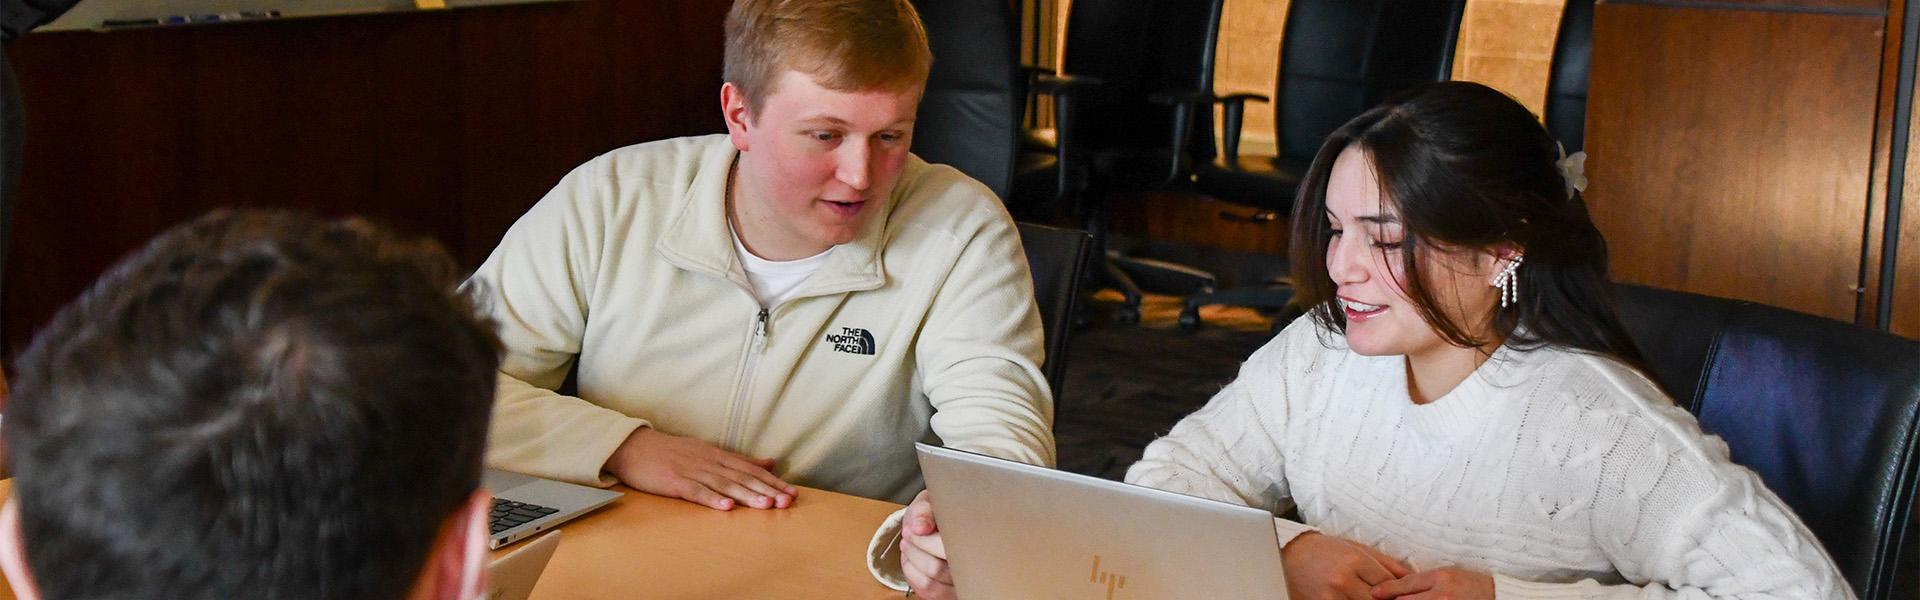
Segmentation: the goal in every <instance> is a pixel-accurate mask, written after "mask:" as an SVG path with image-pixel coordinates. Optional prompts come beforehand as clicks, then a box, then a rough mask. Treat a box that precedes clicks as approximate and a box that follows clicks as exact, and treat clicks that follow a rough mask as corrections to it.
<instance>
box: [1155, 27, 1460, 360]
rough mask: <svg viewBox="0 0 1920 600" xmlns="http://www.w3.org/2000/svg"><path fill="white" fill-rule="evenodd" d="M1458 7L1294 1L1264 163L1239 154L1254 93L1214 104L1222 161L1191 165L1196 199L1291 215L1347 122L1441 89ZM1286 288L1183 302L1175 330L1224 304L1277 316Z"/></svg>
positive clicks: (1262, 214)
mask: <svg viewBox="0 0 1920 600" xmlns="http://www.w3.org/2000/svg"><path fill="white" fill-rule="evenodd" d="M1465 10H1466V1H1465V0H1444V1H1437V0H1293V3H1292V4H1291V5H1289V6H1288V7H1287V22H1286V30H1285V32H1284V33H1283V34H1282V36H1281V39H1280V44H1281V51H1280V70H1279V73H1278V77H1277V78H1276V80H1277V84H1276V86H1275V95H1276V96H1277V97H1278V100H1277V101H1275V103H1274V129H1275V131H1274V141H1275V146H1276V148H1277V150H1278V153H1277V154H1275V155H1271V156H1266V155H1247V154H1242V153H1241V152H1240V128H1241V124H1242V123H1243V122H1244V121H1245V115H1246V103H1247V102H1248V101H1255V102H1266V101H1267V100H1268V99H1267V97H1265V96H1261V95H1259V94H1232V95H1227V96H1222V97H1219V98H1217V99H1215V101H1216V102H1219V103H1221V105H1222V107H1223V111H1222V112H1223V115H1222V116H1223V119H1222V127H1224V128H1225V129H1224V130H1223V131H1222V134H1223V135H1222V136H1221V138H1222V139H1221V142H1222V143H1221V150H1222V151H1221V155H1220V157H1219V159H1218V160H1216V161H1213V162H1209V163H1203V164H1199V165H1196V166H1195V171H1196V173H1195V178H1194V183H1195V186H1196V187H1197V188H1199V190H1200V192H1201V193H1204V194H1206V195H1208V196H1212V197H1214V198H1218V199H1220V200H1224V201H1227V202H1231V203H1234V204H1239V205H1243V206H1249V207H1253V208H1254V209H1256V211H1257V212H1256V213H1255V214H1254V215H1253V216H1251V217H1244V216H1237V215H1233V214H1230V213H1222V214H1221V216H1222V217H1223V218H1229V219H1237V220H1252V221H1274V220H1279V219H1282V218H1284V217H1286V216H1287V215H1288V214H1289V213H1291V212H1292V210H1293V196H1294V192H1295V190H1296V188H1298V187H1299V186H1300V178H1301V177H1302V176H1304V175H1305V174H1306V171H1307V167H1308V166H1310V164H1311V163H1312V162H1313V156H1314V154H1315V153H1318V152H1319V151H1320V144H1321V143H1323V142H1325V141H1326V139H1327V136H1328V135H1329V134H1332V133H1333V130H1335V129H1338V128H1339V127H1340V126H1341V125H1343V124H1345V123H1346V122H1347V121H1349V120H1352V119H1353V118H1354V117H1356V116H1359V115H1360V113H1362V112H1365V111H1366V110H1367V109H1368V108H1371V107H1373V106H1374V105H1376V104H1379V103H1380V102H1381V101H1383V100H1386V99H1387V97H1389V96H1391V95H1393V94H1394V93H1395V92H1399V91H1400V90H1404V89H1407V88H1409V87H1412V86H1414V85H1418V84H1421V83H1428V82H1433V81H1445V80H1446V79H1447V78H1448V77H1449V76H1450V75H1451V74H1452V71H1453V53H1454V46H1455V44H1456V42H1457V41H1458V39H1459V34H1460V18H1461V15H1462V14H1463V13H1464V12H1465ZM1292 297H1293V290H1292V288H1291V287H1290V286H1287V285H1285V283H1284V281H1274V282H1269V283H1267V284H1263V285H1258V286H1248V287H1241V288H1235V289H1230V290H1223V291H1212V290H1207V291H1205V292H1203V293H1200V294H1195V295H1193V296H1190V297H1188V298H1187V302H1186V308H1185V310H1183V311H1182V312H1181V315H1180V324H1181V325H1182V326H1186V327H1197V326H1199V325H1200V307H1201V306H1205V305H1209V304H1232V305H1237V306H1252V307H1259V308H1269V309H1280V308H1283V307H1285V306H1287V304H1288V302H1290V301H1291V300H1292Z"/></svg>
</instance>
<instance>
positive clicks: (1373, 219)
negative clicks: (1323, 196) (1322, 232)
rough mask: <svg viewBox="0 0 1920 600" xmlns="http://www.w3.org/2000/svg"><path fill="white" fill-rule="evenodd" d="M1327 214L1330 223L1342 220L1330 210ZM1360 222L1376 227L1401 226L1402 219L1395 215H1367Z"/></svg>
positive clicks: (1360, 218)
mask: <svg viewBox="0 0 1920 600" xmlns="http://www.w3.org/2000/svg"><path fill="white" fill-rule="evenodd" d="M1326 213H1327V220H1328V221H1339V220H1340V218H1339V217H1336V216H1334V215H1333V211H1332V210H1328V211H1326ZM1359 220H1360V221H1361V222H1363V223H1372V224H1375V225H1398V224H1400V217H1396V216H1393V215H1366V216H1362V217H1359Z"/></svg>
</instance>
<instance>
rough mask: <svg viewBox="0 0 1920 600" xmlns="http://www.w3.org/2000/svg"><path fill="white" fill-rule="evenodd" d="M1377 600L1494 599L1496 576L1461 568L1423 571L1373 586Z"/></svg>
mask: <svg viewBox="0 0 1920 600" xmlns="http://www.w3.org/2000/svg"><path fill="white" fill-rule="evenodd" d="M1373 598H1374V600H1388V599H1389V598H1404V599H1406V600H1493V576H1492V575H1488V574H1486V573H1482V572H1480V571H1472V570H1468V569H1462V568H1459V567H1444V568H1439V569H1434V570H1431V571H1421V572H1419V573H1414V574H1412V575H1408V576H1405V577H1401V578H1399V579H1395V580H1393V581H1388V582H1386V583H1382V584H1380V585H1376V586H1373Z"/></svg>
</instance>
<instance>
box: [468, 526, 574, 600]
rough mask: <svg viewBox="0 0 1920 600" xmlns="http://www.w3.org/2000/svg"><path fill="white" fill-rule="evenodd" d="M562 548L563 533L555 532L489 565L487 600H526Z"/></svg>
mask: <svg viewBox="0 0 1920 600" xmlns="http://www.w3.org/2000/svg"><path fill="white" fill-rule="evenodd" d="M559 547H560V532H558V531H555V532H553V533H549V534H546V535H543V536H540V539H537V540H534V541H533V542H531V543H528V544H527V545H525V546H521V547H519V548H518V549H515V550H514V551H512V552H508V553H507V555H506V556H502V557H500V558H498V559H495V560H494V561H493V562H491V563H488V564H487V595H486V596H484V597H483V598H484V600H527V597H528V596H532V595H533V586H534V584H536V583H540V573H541V572H543V571H546V570H547V561H549V560H551V559H552V558H553V551H554V549H555V548H559Z"/></svg>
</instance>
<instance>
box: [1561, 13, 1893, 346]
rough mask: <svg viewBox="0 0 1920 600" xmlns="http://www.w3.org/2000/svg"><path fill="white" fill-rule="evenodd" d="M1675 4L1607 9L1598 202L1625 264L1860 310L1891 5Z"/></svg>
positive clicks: (1627, 270)
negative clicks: (1879, 9) (1884, 8)
mask: <svg viewBox="0 0 1920 600" xmlns="http://www.w3.org/2000/svg"><path fill="white" fill-rule="evenodd" d="M1680 4H1681V5H1675V4H1674V3H1670V2H1662V3H1661V4H1660V5H1636V4H1631V3H1623V2H1609V3H1603V4H1601V5H1600V6H1599V7H1598V10H1597V11H1596V14H1595V26H1594V62H1593V84H1592V92H1591V96H1590V98H1589V105H1588V113H1587V148H1588V154H1589V155H1590V158H1589V160H1588V163H1587V165H1588V174H1589V179H1590V180H1591V182H1592V183H1591V186H1590V187H1589V194H1588V202H1589V206H1590V208H1591V210H1592V212H1593V216H1594V220H1595V222H1596V223H1598V224H1599V226H1600V228H1601V230H1602V231H1603V232H1604V233H1605V234H1606V236H1607V239H1608V241H1609V245H1610V246H1611V248H1612V252H1613V260H1614V273H1615V276H1616V278H1617V279H1621V280H1625V281H1632V282H1637V283H1645V284H1650V285H1654V286H1658V287H1665V288H1673V289H1681V290H1687V291H1693V292H1699V293H1705V294H1712V295H1718V296H1728V297H1735V298H1744V299H1749V300H1754V301H1757V302H1762V303H1766V304H1772V305H1776V306H1784V307H1787V308H1791V309H1794V310H1799V311H1804V312H1809V313H1813V314H1818V315H1823V316H1827V317H1831V318H1835V319H1839V320H1843V321H1852V320H1854V316H1855V302H1856V300H1857V295H1856V289H1855V288H1856V286H1857V285H1858V283H1859V278H1858V275H1859V269H1860V265H1861V257H1862V239H1863V232H1862V224H1863V223H1865V222H1866V217H1867V209H1868V186H1869V180H1870V177H1871V176H1872V168H1871V166H1872V163H1873V152H1874V143H1873V140H1874V131H1875V125H1876V123H1875V121H1876V110H1877V107H1878V94H1879V82H1880V74H1881V45H1882V44H1881V42H1882V38H1881V36H1882V34H1883V31H1882V27H1883V25H1884V22H1885V16H1884V15H1883V14H1872V13H1871V12H1870V11H1855V10H1851V9H1854V8H1859V7H1858V6H1856V5H1862V6H1864V2H1863V0H1845V1H1841V2H1833V3H1828V4H1831V5H1834V6H1837V7H1839V8H1846V9H1850V10H1840V11H1835V10H1823V11H1799V10H1791V8H1792V7H1791V6H1789V7H1788V9H1784V10H1783V9H1781V8H1780V7H1779V6H1767V7H1765V8H1767V10H1744V9H1729V8H1727V5H1728V4H1730V3H1712V4H1708V5H1705V6H1701V7H1694V6H1685V5H1684V4H1685V3H1680ZM1731 4H1742V3H1731ZM1751 4H1759V3H1751ZM1773 4H1776V5H1777V4H1791V5H1796V6H1797V5H1804V4H1808V2H1797V3H1773Z"/></svg>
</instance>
